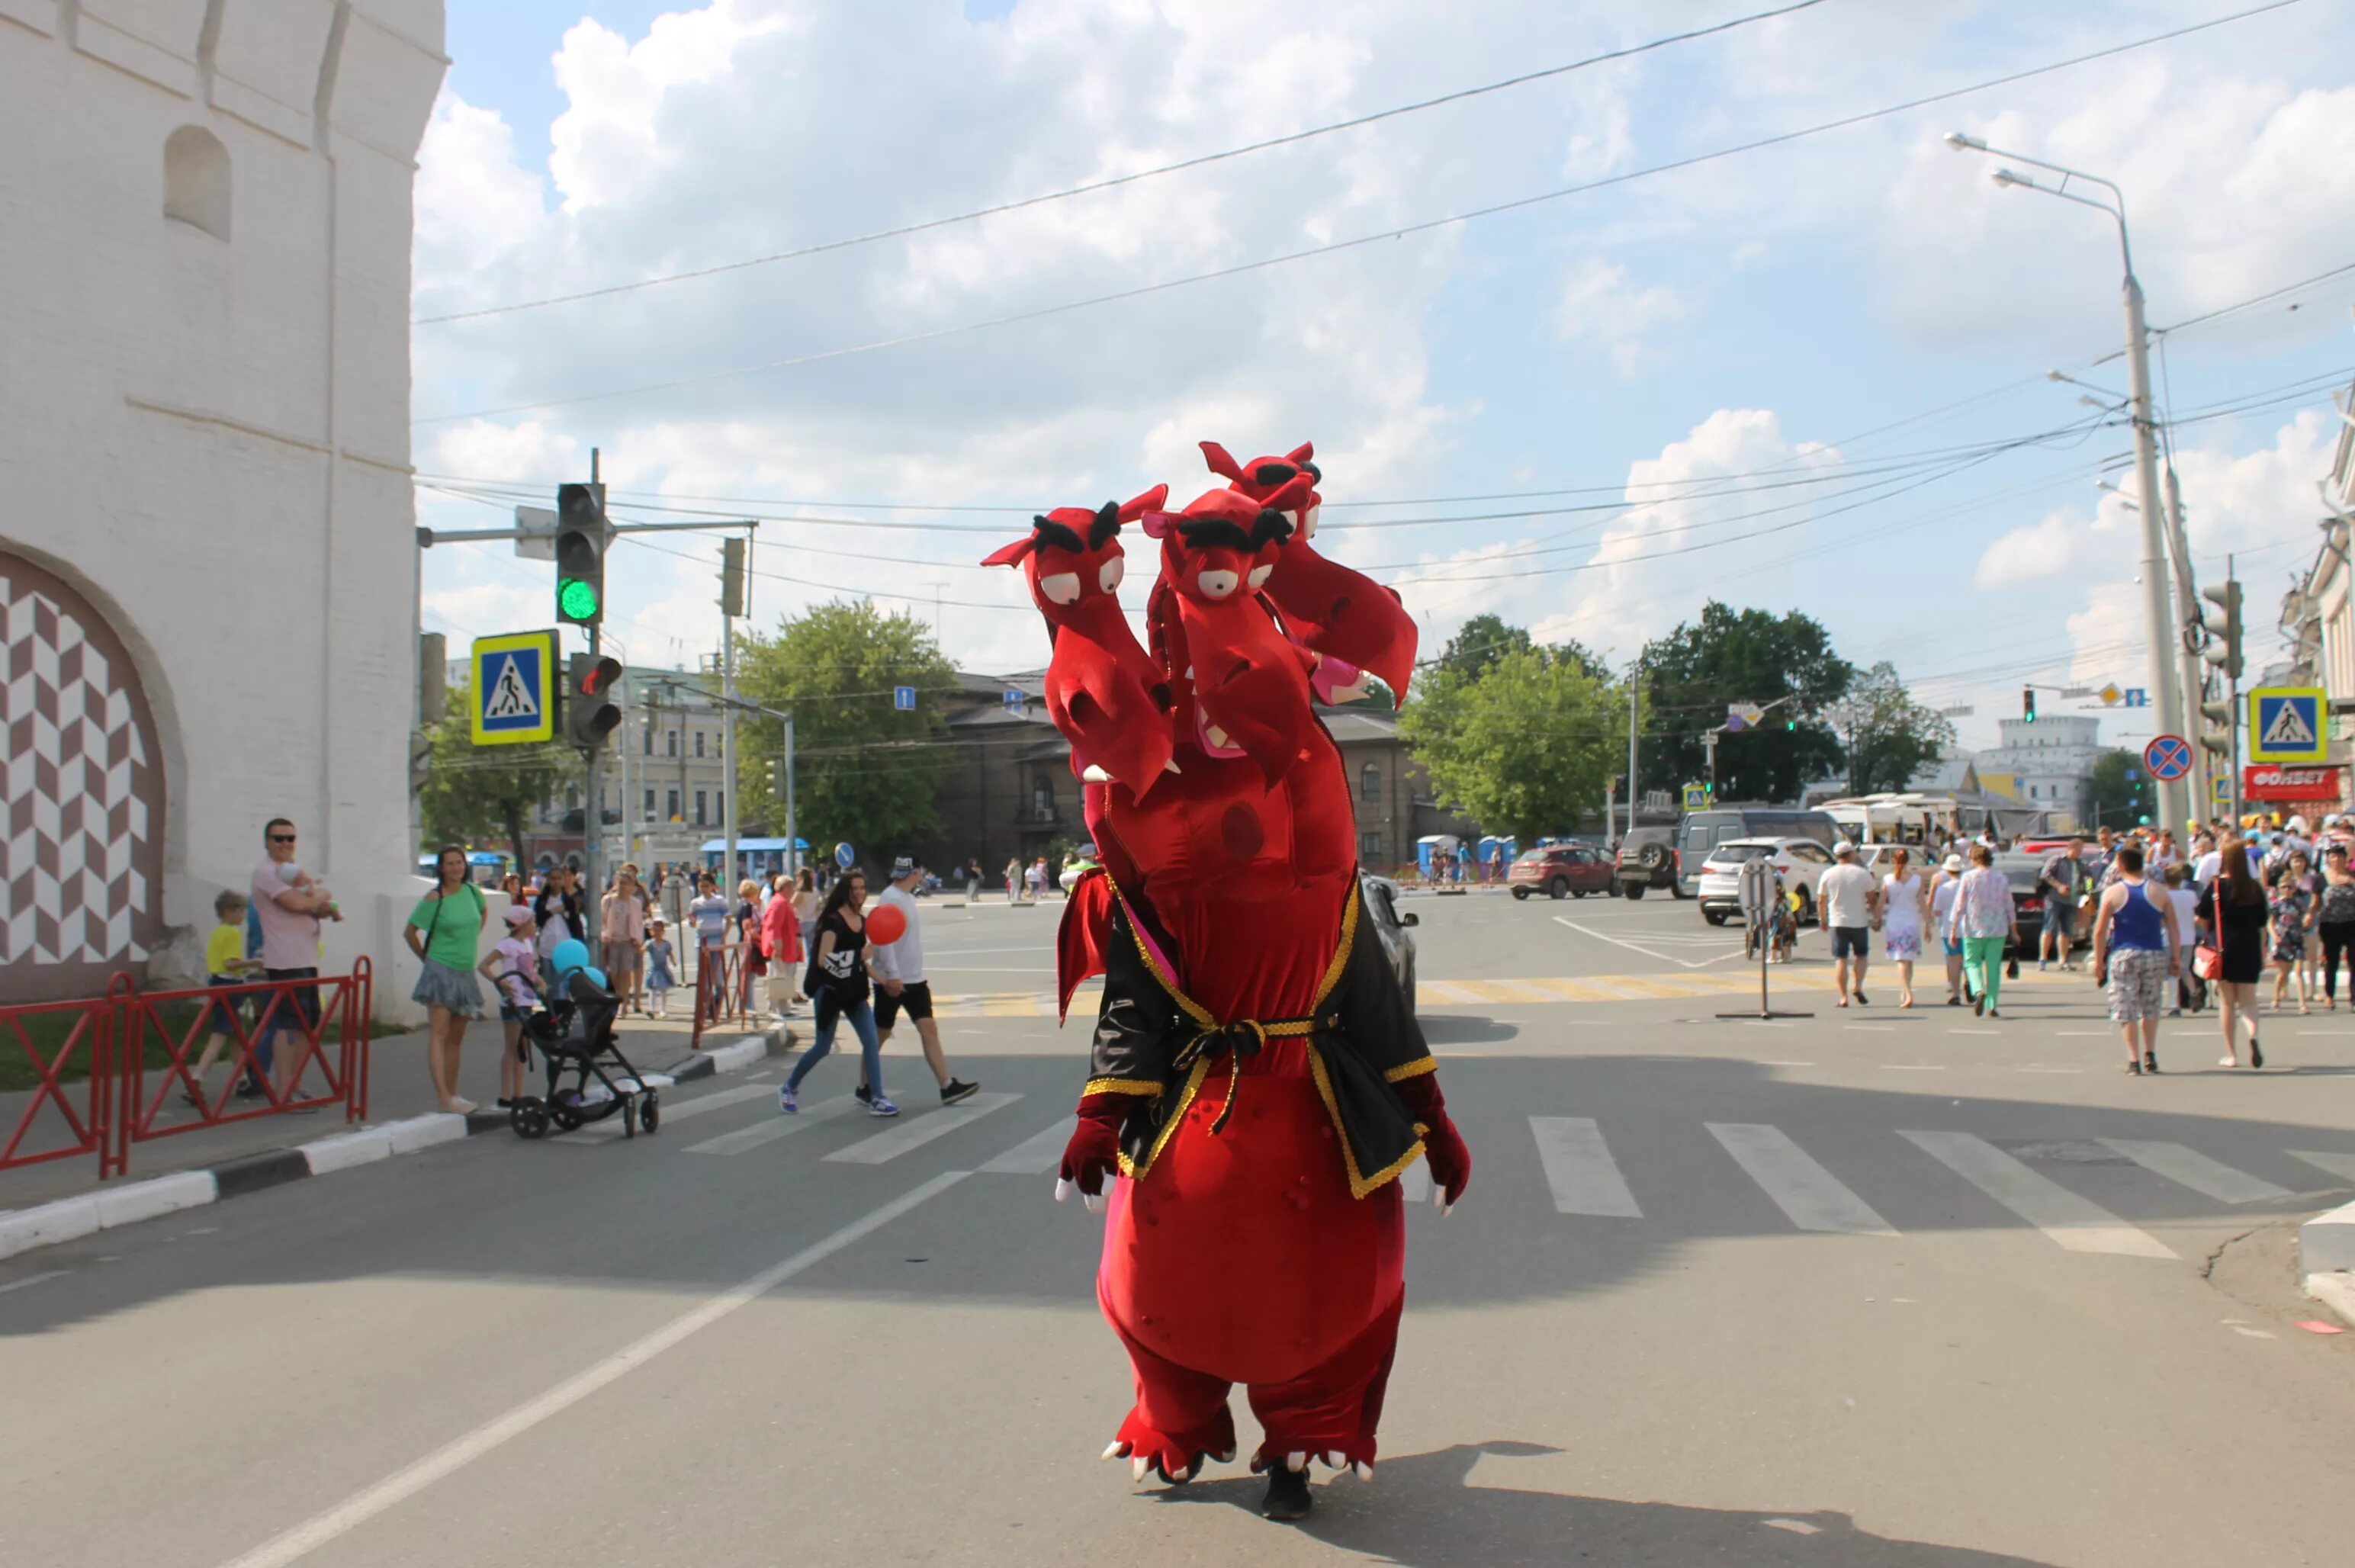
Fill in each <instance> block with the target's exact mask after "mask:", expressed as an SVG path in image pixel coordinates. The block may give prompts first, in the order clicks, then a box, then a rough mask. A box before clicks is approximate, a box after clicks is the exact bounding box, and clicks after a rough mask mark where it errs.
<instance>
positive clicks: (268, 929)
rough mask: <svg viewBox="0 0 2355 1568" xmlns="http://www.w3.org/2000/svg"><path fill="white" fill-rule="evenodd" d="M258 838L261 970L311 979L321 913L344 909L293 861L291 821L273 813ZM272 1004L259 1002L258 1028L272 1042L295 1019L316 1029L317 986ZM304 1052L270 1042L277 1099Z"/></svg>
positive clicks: (308, 1030) (289, 1087) (255, 895)
mask: <svg viewBox="0 0 2355 1568" xmlns="http://www.w3.org/2000/svg"><path fill="white" fill-rule="evenodd" d="M261 837H262V842H263V843H264V844H265V845H267V846H268V848H269V850H270V858H269V859H266V860H264V861H262V862H261V864H260V865H259V866H256V867H255V868H254V869H253V880H252V884H251V892H252V899H253V912H254V914H255V916H256V918H258V919H259V920H260V921H261V968H262V973H263V975H264V976H266V977H268V978H270V979H272V980H315V979H317V978H318V977H319V920H320V917H321V916H323V915H324V916H325V917H326V918H327V919H329V920H341V919H343V918H344V915H343V912H342V911H341V910H339V909H337V908H336V895H335V894H334V893H333V892H331V891H328V890H327V888H326V887H325V885H324V884H322V883H321V882H319V881H318V880H316V879H315V878H313V877H311V876H309V875H307V874H305V873H304V870H303V869H302V867H300V866H299V865H296V864H295V861H294V825H293V823H292V822H289V821H287V820H286V818H284V817H282V816H273V817H272V818H271V819H270V823H269V825H268V826H267V827H264V828H262V830H261ZM262 1006H263V1007H264V1008H267V1009H270V1011H269V1018H270V1024H269V1027H268V1028H267V1029H264V1030H263V1031H262V1032H263V1033H264V1035H265V1036H267V1037H268V1038H270V1039H272V1040H273V1042H274V1041H275V1040H276V1037H277V1036H279V1035H281V1034H283V1033H284V1032H286V1031H287V1030H288V1029H293V1028H294V1027H296V1025H297V1023H298V1022H299V1024H300V1025H301V1027H302V1029H303V1030H304V1033H305V1034H306V1035H308V1034H314V1033H315V1032H316V1031H317V1029H318V1026H319V987H316V986H296V987H292V988H290V989H289V990H287V991H286V992H285V993H284V994H283V995H282V996H281V997H277V998H275V1006H274V1008H273V1007H272V998H270V997H264V998H263V999H262ZM259 1043H260V1042H259V1041H257V1042H256V1044H257V1046H258V1045H259ZM257 1053H258V1052H257ZM309 1055H310V1051H309V1047H308V1044H307V1042H306V1043H304V1044H303V1045H300V1046H298V1047H297V1048H296V1049H294V1050H293V1051H278V1050H276V1049H275V1046H274V1044H273V1048H272V1062H271V1078H272V1090H273V1091H274V1093H272V1098H273V1099H276V1100H281V1101H282V1100H284V1099H285V1098H286V1097H287V1095H288V1094H289V1093H291V1092H292V1091H293V1087H294V1084H295V1083H296V1082H297V1081H298V1080H299V1079H300V1078H301V1077H302V1075H303V1067H304V1061H306V1059H307V1058H308V1057H309Z"/></svg>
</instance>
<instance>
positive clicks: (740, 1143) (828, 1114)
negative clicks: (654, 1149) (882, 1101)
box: [679, 1094, 866, 1154]
mask: <svg viewBox="0 0 2355 1568" xmlns="http://www.w3.org/2000/svg"><path fill="white" fill-rule="evenodd" d="M865 1109H866V1107H865V1106H864V1105H861V1104H859V1103H858V1101H856V1100H854V1099H852V1098H851V1097H850V1096H849V1095H847V1094H845V1095H843V1096H842V1097H841V1098H840V1099H838V1100H826V1101H821V1102H820V1103H819V1104H815V1105H805V1106H803V1107H802V1110H801V1113H800V1115H792V1116H788V1115H779V1116H778V1117H777V1119H776V1120H775V1121H773V1122H755V1123H753V1124H752V1125H751V1126H749V1127H739V1128H737V1129H736V1130H735V1131H734V1132H732V1133H722V1134H720V1135H719V1136H718V1137H716V1138H706V1139H704V1140H703V1141H702V1142H701V1143H699V1144H689V1145H687V1147H685V1148H684V1149H681V1150H680V1151H679V1152H680V1153H682V1154H742V1153H743V1152H744V1151H745V1150H746V1149H750V1148H759V1147H762V1145H764V1144H773V1143H775V1142H776V1141H777V1140H778V1139H779V1138H789V1137H791V1136H794V1134H795V1133H797V1132H800V1131H801V1130H803V1129H804V1128H805V1127H809V1126H814V1125H816V1124H817V1123H819V1122H831V1121H837V1120H839V1119H840V1118H842V1117H844V1116H847V1115H851V1114H852V1113H853V1112H856V1111H863V1110H865Z"/></svg>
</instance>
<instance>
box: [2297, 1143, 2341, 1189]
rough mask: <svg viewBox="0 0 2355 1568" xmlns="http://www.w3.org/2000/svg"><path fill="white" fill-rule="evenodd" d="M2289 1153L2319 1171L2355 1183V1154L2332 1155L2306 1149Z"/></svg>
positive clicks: (2298, 1149)
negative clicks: (2325, 1171) (2324, 1171)
mask: <svg viewBox="0 0 2355 1568" xmlns="http://www.w3.org/2000/svg"><path fill="white" fill-rule="evenodd" d="M2289 1152H2290V1156H2291V1157H2292V1158H2295V1159H2302V1160H2304V1161H2306V1163H2307V1164H2308V1165H2310V1166H2313V1167H2314V1168H2316V1169H2318V1170H2327V1171H2328V1172H2329V1173H2330V1174H2331V1175H2333V1176H2343V1177H2345V1178H2346V1179H2348V1180H2350V1181H2355V1154H2330V1153H2326V1152H2320V1151H2318V1150H2315V1149H2305V1148H2294V1149H2292V1150H2290V1151H2289Z"/></svg>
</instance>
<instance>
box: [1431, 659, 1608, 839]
mask: <svg viewBox="0 0 2355 1568" xmlns="http://www.w3.org/2000/svg"><path fill="white" fill-rule="evenodd" d="M1620 701H1621V699H1620V696H1619V693H1618V692H1617V691H1616V690H1615V689H1614V688H1613V687H1612V686H1611V685H1610V683H1609V682H1607V681H1605V680H1602V679H1599V678H1597V677H1595V676H1594V675H1593V673H1592V672H1590V671H1589V670H1587V669H1586V668H1585V667H1584V666H1583V665H1582V663H1581V662H1580V661H1578V660H1576V659H1572V658H1564V657H1561V656H1557V655H1556V654H1555V653H1554V652H1553V651H1552V650H1550V649H1546V648H1539V647H1518V648H1510V649H1508V650H1506V651H1505V652H1503V653H1502V654H1500V655H1499V656H1497V657H1496V658H1494V659H1492V660H1490V661H1488V663H1487V667H1485V668H1483V669H1482V670H1481V671H1480V672H1479V673H1478V674H1476V675H1474V676H1469V677H1467V676H1465V675H1464V674H1463V673H1461V672H1460V671H1458V670H1456V669H1453V668H1450V667H1446V666H1445V665H1444V664H1443V665H1441V666H1437V667H1433V668H1432V669H1430V670H1427V671H1425V672H1424V673H1423V676H1422V677H1419V678H1418V681H1417V684H1416V688H1415V695H1414V698H1413V699H1412V700H1411V701H1410V702H1409V703H1408V704H1407V706H1406V708H1405V709H1404V711H1403V712H1401V714H1400V716H1399V735H1400V738H1401V740H1403V741H1405V742H1406V743H1407V746H1408V748H1409V749H1410V750H1411V751H1412V752H1413V753H1414V757H1415V760H1416V761H1417V762H1418V763H1421V764H1422V765H1423V769H1424V771H1425V772H1427V773H1429V774H1430V775H1431V781H1432V784H1433V786H1434V788H1435V789H1436V790H1437V791H1438V793H1439V795H1440V796H1441V798H1442V799H1445V800H1451V801H1454V802H1455V803H1456V804H1457V805H1461V806H1462V807H1463V809H1464V810H1465V813H1466V814H1468V815H1469V816H1472V817H1473V818H1474V819H1475V820H1476V821H1478V822H1479V823H1481V824H1482V825H1483V826H1484V827H1490V828H1496V827H1504V828H1507V829H1509V830H1510V831H1511V832H1512V833H1513V834H1514V835H1515V836H1516V837H1518V838H1520V839H1521V840H1522V841H1523V842H1525V843H1528V842H1534V841H1535V840H1536V839H1537V838H1538V837H1540V835H1542V834H1547V833H1556V832H1562V831H1565V830H1567V829H1569V828H1571V827H1575V826H1576V824H1577V822H1578V819H1579V817H1580V816H1582V814H1583V813H1584V812H1586V811H1587V810H1588V809H1589V808H1591V807H1592V806H1593V805H1594V804H1595V803H1596V802H1597V801H1598V800H1599V799H1600V798H1601V797H1602V795H1603V781H1604V779H1605V778H1606V777H1608V776H1609V775H1610V773H1611V768H1612V758H1613V755H1614V750H1613V740H1614V736H1615V734H1616V733H1617V731H1616V724H1615V720H1616V717H1617V715H1618V713H1619V710H1620V709H1619V704H1620Z"/></svg>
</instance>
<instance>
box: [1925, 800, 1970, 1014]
mask: <svg viewBox="0 0 2355 1568" xmlns="http://www.w3.org/2000/svg"><path fill="white" fill-rule="evenodd" d="M1958 842H1959V840H1958ZM1962 885H1963V858H1962V856H1961V855H1959V854H1950V855H1948V856H1947V857H1946V858H1945V860H1944V861H1943V862H1941V863H1940V865H1939V867H1938V874H1937V876H1936V877H1935V878H1934V879H1932V880H1931V883H1930V929H1931V930H1933V931H1934V932H1936V933H1938V947H1939V950H1940V951H1941V952H1942V953H1944V954H1945V958H1946V1005H1947V1006H1948V1007H1950V1008H1959V1007H1961V1006H1962V1005H1963V944H1962V943H1961V942H1960V941H1958V940H1956V939H1955V937H1954V936H1952V935H1950V934H1949V930H1950V928H1951V927H1952V926H1953V924H1954V913H1955V893H1956V892H1957V891H1960V890H1961V888H1962Z"/></svg>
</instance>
